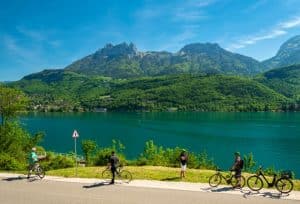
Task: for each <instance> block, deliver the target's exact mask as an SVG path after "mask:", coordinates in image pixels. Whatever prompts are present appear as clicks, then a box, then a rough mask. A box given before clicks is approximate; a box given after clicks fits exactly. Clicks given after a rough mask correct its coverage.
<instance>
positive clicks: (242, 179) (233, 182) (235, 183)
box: [231, 176, 246, 188]
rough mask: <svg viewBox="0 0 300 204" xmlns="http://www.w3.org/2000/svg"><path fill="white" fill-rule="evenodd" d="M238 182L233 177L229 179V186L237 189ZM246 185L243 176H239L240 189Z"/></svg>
mask: <svg viewBox="0 0 300 204" xmlns="http://www.w3.org/2000/svg"><path fill="white" fill-rule="evenodd" d="M237 184H238V180H237V178H235V177H234V176H233V177H232V178H231V185H232V187H237ZM245 184H246V179H245V177H244V176H241V182H240V187H241V188H243V187H244V186H245Z"/></svg>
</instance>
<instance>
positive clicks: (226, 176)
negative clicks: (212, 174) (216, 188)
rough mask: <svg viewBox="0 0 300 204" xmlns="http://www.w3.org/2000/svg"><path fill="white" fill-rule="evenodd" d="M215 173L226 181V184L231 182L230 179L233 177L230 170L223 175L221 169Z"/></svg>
mask: <svg viewBox="0 0 300 204" xmlns="http://www.w3.org/2000/svg"><path fill="white" fill-rule="evenodd" d="M217 173H218V174H219V175H220V176H221V178H222V179H224V180H225V181H226V183H227V184H230V183H231V180H232V178H233V175H232V173H231V172H230V173H229V174H227V175H225V176H224V175H223V174H222V173H221V171H218V172H217Z"/></svg>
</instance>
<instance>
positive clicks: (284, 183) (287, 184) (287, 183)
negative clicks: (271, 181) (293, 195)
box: [275, 178, 294, 193]
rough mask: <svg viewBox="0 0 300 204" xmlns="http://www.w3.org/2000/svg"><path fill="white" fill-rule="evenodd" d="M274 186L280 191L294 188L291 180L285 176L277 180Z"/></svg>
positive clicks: (285, 191)
mask: <svg viewBox="0 0 300 204" xmlns="http://www.w3.org/2000/svg"><path fill="white" fill-rule="evenodd" d="M275 186H276V189H277V190H278V191H279V192H280V193H289V192H291V191H292V190H293V188H294V184H293V182H292V181H291V180H290V179H287V178H281V179H279V180H277V181H276V184H275Z"/></svg>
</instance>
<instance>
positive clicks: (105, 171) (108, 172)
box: [102, 169, 112, 179]
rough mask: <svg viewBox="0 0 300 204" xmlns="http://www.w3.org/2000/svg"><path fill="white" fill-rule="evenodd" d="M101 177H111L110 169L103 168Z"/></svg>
mask: <svg viewBox="0 0 300 204" xmlns="http://www.w3.org/2000/svg"><path fill="white" fill-rule="evenodd" d="M102 178H103V179H111V178H112V173H111V170H110V169H105V170H104V171H102Z"/></svg>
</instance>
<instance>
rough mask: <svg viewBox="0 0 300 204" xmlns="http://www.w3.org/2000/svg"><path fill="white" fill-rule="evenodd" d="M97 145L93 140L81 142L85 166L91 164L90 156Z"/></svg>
mask: <svg viewBox="0 0 300 204" xmlns="http://www.w3.org/2000/svg"><path fill="white" fill-rule="evenodd" d="M96 148H97V144H96V142H95V141H93V140H82V141H81V149H82V152H83V154H84V157H85V161H86V164H87V165H89V164H90V162H91V154H92V153H93V152H94V151H95V150H96Z"/></svg>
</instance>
